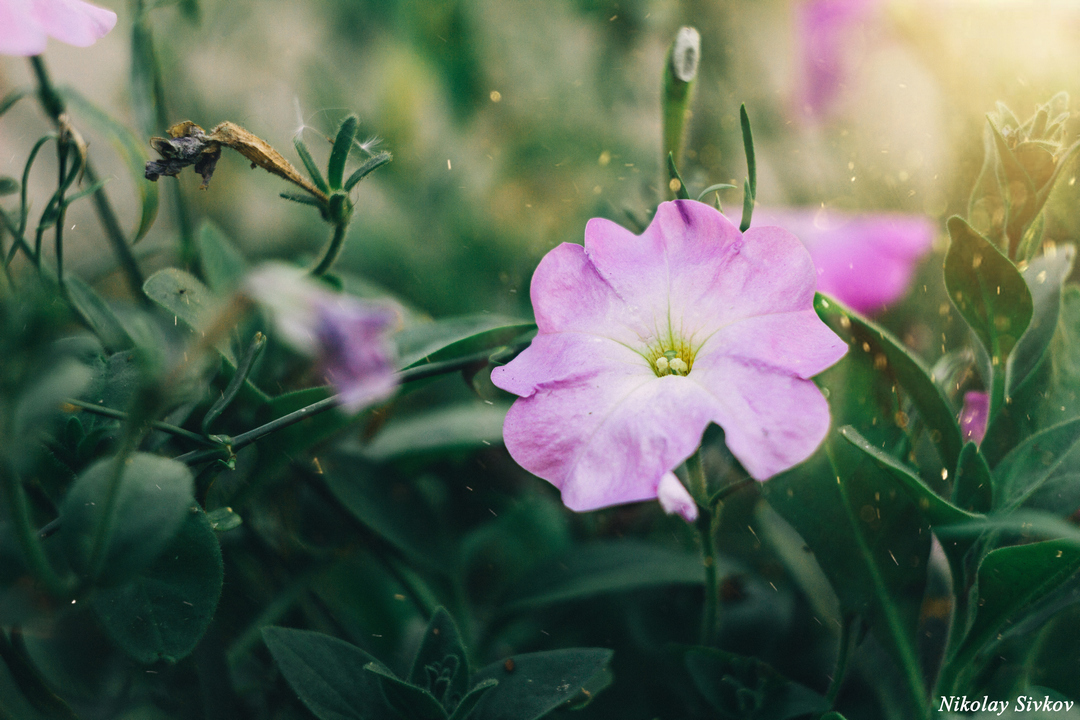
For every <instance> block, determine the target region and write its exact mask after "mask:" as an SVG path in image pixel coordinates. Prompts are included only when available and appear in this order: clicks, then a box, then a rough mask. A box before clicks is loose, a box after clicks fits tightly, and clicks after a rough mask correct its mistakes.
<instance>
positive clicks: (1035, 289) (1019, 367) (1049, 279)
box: [1005, 245, 1076, 397]
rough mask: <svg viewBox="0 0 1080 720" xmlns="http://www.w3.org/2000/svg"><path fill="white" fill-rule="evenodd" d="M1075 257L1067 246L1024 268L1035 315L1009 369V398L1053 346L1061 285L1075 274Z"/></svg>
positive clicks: (1007, 389) (1017, 345)
mask: <svg viewBox="0 0 1080 720" xmlns="http://www.w3.org/2000/svg"><path fill="white" fill-rule="evenodd" d="M1075 257H1076V250H1075V248H1074V247H1073V246H1072V245H1065V246H1063V247H1061V248H1059V249H1057V250H1055V251H1054V254H1053V255H1043V256H1041V257H1039V258H1036V259H1035V260H1033V261H1032V262H1031V264H1030V265H1028V267H1027V268H1025V269H1024V272H1023V278H1024V281H1025V283H1026V284H1027V287H1028V289H1029V291H1030V293H1031V299H1032V316H1031V322H1030V323H1029V324H1028V326H1027V330H1026V331H1024V334H1023V335H1022V336H1021V337H1020V340H1019V341H1018V342H1017V343H1016V347H1015V348H1014V349H1013V352H1012V355H1010V357H1009V362H1008V364H1007V366H1006V379H1005V393H1006V396H1007V397H1008V396H1011V395H1013V394H1014V392H1015V391H1016V389H1017V388H1018V387H1019V386H1020V385H1021V384H1023V382H1024V381H1025V380H1027V378H1028V376H1030V375H1031V373H1033V372H1034V371H1035V368H1036V367H1037V366H1038V365H1039V363H1040V362H1042V360H1043V358H1044V356H1045V354H1046V351H1047V348H1049V346H1050V340H1051V338H1053V336H1054V330H1056V329H1057V321H1058V315H1059V314H1060V312H1061V293H1062V285H1063V284H1064V282H1065V280H1066V279H1067V278H1068V277H1069V273H1070V272H1072V266H1073V258H1075Z"/></svg>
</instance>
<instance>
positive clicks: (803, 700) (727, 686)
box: [683, 647, 829, 720]
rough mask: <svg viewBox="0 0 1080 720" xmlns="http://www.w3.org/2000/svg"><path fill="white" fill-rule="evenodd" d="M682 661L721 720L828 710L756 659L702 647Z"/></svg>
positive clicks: (777, 718) (786, 717)
mask: <svg viewBox="0 0 1080 720" xmlns="http://www.w3.org/2000/svg"><path fill="white" fill-rule="evenodd" d="M683 658H684V662H685V663H686V667H687V669H688V670H689V671H690V677H691V678H692V679H693V681H694V685H695V686H696V687H697V689H698V691H699V692H700V693H701V694H702V695H703V696H704V697H705V699H706V700H707V701H708V703H709V704H710V705H712V707H713V709H714V710H716V711H717V712H718V713H719V714H720V716H721V717H724V718H753V719H754V720H790V719H791V718H796V717H802V716H804V715H809V714H810V713H820V712H822V711H824V710H825V709H826V708H827V707H828V706H829V703H828V701H827V700H826V699H825V698H824V697H823V696H821V695H820V694H818V693H816V692H814V691H813V690H811V689H810V688H808V687H806V686H805V685H800V684H799V683H797V682H792V681H791V680H788V679H787V678H786V677H784V676H783V675H781V674H780V673H778V672H777V671H776V670H774V669H773V668H772V666H770V665H769V664H768V663H765V662H762V661H761V660H758V659H757V658H752V657H744V656H741V655H735V654H734V653H729V652H725V651H723V650H717V649H715V648H706V647H693V648H689V649H687V650H686V653H685V654H684V656H683Z"/></svg>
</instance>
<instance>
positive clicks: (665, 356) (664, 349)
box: [645, 339, 694, 377]
mask: <svg viewBox="0 0 1080 720" xmlns="http://www.w3.org/2000/svg"><path fill="white" fill-rule="evenodd" d="M645 359H646V360H648V361H649V365H650V366H651V367H652V370H653V372H654V373H656V377H664V376H665V375H689V374H690V369H691V368H692V367H693V366H694V351H693V349H692V348H691V347H690V345H688V344H687V343H685V342H683V341H681V340H680V341H677V340H674V339H671V340H667V341H660V342H658V343H656V344H654V345H652V346H651V347H649V349H648V350H646V351H645Z"/></svg>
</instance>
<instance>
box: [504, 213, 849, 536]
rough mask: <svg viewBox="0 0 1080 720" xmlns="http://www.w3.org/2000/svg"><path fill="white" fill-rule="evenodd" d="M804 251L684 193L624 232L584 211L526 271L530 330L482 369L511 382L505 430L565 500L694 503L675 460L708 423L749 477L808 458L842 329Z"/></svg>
mask: <svg viewBox="0 0 1080 720" xmlns="http://www.w3.org/2000/svg"><path fill="white" fill-rule="evenodd" d="M815 280H816V277H815V273H814V268H813V263H812V262H811V260H810V256H809V255H808V254H807V252H806V251H805V249H803V247H802V245H800V244H799V242H798V240H797V239H796V238H795V237H794V236H793V235H791V234H790V233H789V232H787V231H785V230H782V229H780V228H774V227H753V228H751V229H750V230H748V231H747V232H746V233H745V234H743V233H740V232H739V230H738V229H737V228H736V227H735V226H734V225H732V224H731V222H729V221H728V219H727V218H726V217H724V216H723V215H721V214H720V213H719V212H717V211H716V210H714V209H713V208H711V207H709V206H708V205H705V204H703V203H699V202H694V201H690V200H676V201H674V202H666V203H663V204H661V205H660V207H659V208H657V211H656V216H655V217H654V218H653V221H652V223H651V224H650V225H649V227H648V229H646V230H645V232H644V233H642V234H641V235H640V236H636V235H634V234H633V233H631V232H630V231H629V230H626V229H624V228H622V227H620V226H618V225H616V224H615V223H613V222H610V221H608V220H603V219H593V220H590V221H589V223H588V225H587V226H586V227H585V245H584V247H582V246H581V245H574V244H570V243H564V244H562V245H560V246H558V247H557V248H555V249H554V250H552V251H551V252H549V253H548V254H547V256H546V257H544V259H543V260H542V261H541V262H540V265H539V266H538V267H537V269H536V272H535V274H534V275H533V279H532V302H533V309H534V311H535V313H536V323H537V326H538V328H539V333H538V335H537V336H536V339H534V340H533V342H532V345H530V346H529V347H528V348H527V349H526V350H525V351H524V352H523V353H521V354H520V355H519V356H518V357H517V358H515V359H514V360H513V361H512V362H511V363H510V364H508V365H506V366H504V367H501V368H496V369H495V370H494V371H493V372H492V376H491V379H492V381H493V382H494V383H495V384H496V385H497V386H498V387H500V388H503V389H504V390H507V391H509V392H512V393H514V394H515V395H518V396H519V398H518V400H517V401H515V402H514V405H513V407H511V408H510V411H509V412H508V413H507V416H506V422H505V424H504V426H503V437H504V440H505V442H506V447H507V449H508V450H509V452H510V454H511V455H512V456H513V458H514V459H515V460H517V462H519V463H520V464H521V465H522V466H523V467H524V468H525V469H527V470H529V471H530V472H532V473H534V474H536V475H538V476H539V477H541V478H544V479H545V480H547V481H549V482H551V483H552V484H553V485H555V486H556V487H558V488H559V489H560V490H561V491H562V498H563V502H564V503H566V505H567V507H569V508H571V509H572V510H578V511H583V510H592V509H595V508H600V507H606V506H609V505H616V504H620V503H627V502H634V501H639V500H648V499H652V498H657V497H659V499H660V500H661V503H662V504H663V506H664V508H665V510H667V511H668V512H678V513H679V514H680V515H682V516H683V517H684V518H688V519H689V518H691V517H693V516H694V515H696V512H697V510H696V508H695V507H694V503H693V500H692V499H691V498H690V495H689V493H687V491H686V489H685V488H684V487H683V486H682V484H681V483H679V481H678V480H677V478H675V476H674V475H673V474H672V470H674V469H675V468H676V467H677V466H678V465H680V464H681V463H682V462H683V461H685V460H686V459H687V458H688V457H689V456H690V455H691V454H692V453H694V452H695V451H696V450H697V448H698V445H699V444H700V442H701V436H702V434H703V433H704V431H705V428H706V427H707V426H708V425H709V423H716V424H718V425H720V426H721V427H722V428H723V429H724V432H725V439H726V442H727V445H728V448H729V449H730V450H731V452H732V453H733V454H734V455H735V457H736V458H738V459H739V461H740V462H741V463H742V464H743V466H744V467H745V468H746V470H747V471H748V472H749V473H750V475H752V476H753V477H754V478H756V479H758V480H764V479H766V478H768V477H770V476H772V475H774V474H776V473H778V472H780V471H782V470H786V469H788V468H790V467H792V466H793V465H795V464H797V463H799V462H801V461H803V460H805V459H806V458H807V457H809V456H810V454H811V453H813V452H814V450H815V448H817V446H818V444H819V443H820V442H821V440H822V439H823V438H824V437H825V433H826V432H827V431H828V428H829V406H828V404H827V403H826V401H825V398H824V397H823V396H822V394H821V392H820V391H819V390H818V388H817V387H816V386H815V385H814V383H813V381H811V380H810V379H809V378H811V377H812V376H813V375H815V374H817V373H819V372H821V371H822V370H824V369H825V368H826V367H828V366H829V365H832V364H833V363H834V362H836V361H837V360H838V359H840V357H841V356H843V354H844V352H845V350H846V345H845V344H844V342H843V341H842V340H840V338H838V337H837V336H836V335H835V334H834V333H833V332H832V331H831V330H829V329H828V328H827V327H826V326H825V324H824V323H822V322H821V320H820V319H818V317H817V315H816V314H815V313H814V311H813V309H812V307H811V304H812V302H813V297H814V286H815Z"/></svg>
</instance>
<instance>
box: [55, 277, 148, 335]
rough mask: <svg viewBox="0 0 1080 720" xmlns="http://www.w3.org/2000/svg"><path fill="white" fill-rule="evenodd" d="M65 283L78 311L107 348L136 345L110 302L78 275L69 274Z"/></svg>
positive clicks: (72, 302)
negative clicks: (110, 305)
mask: <svg viewBox="0 0 1080 720" xmlns="http://www.w3.org/2000/svg"><path fill="white" fill-rule="evenodd" d="M64 284H65V285H66V286H67V291H68V298H69V299H70V300H71V304H72V305H73V306H74V308H75V310H76V312H78V313H79V315H80V316H81V317H82V318H83V320H84V321H85V322H86V324H87V325H89V326H90V329H91V330H93V332H94V334H95V335H97V336H98V339H99V340H101V344H102V345H103V346H104V347H105V349H106V350H108V351H109V352H117V351H119V350H127V349H128V348H131V347H134V346H135V342H134V341H133V340H132V339H131V336H130V335H128V332H127V330H125V329H124V325H123V323H122V322H120V319H119V318H118V317H117V316H116V313H115V312H113V309H112V308H111V307H109V305H108V303H106V302H105V300H103V299H102V297H101V296H100V295H98V294H97V291H95V290H94V289H93V288H92V287H90V286H89V285H87V284H86V283H85V282H83V280H82V279H81V278H80V277H79V276H77V275H69V276H68V277H67V278H65V280H64Z"/></svg>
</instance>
